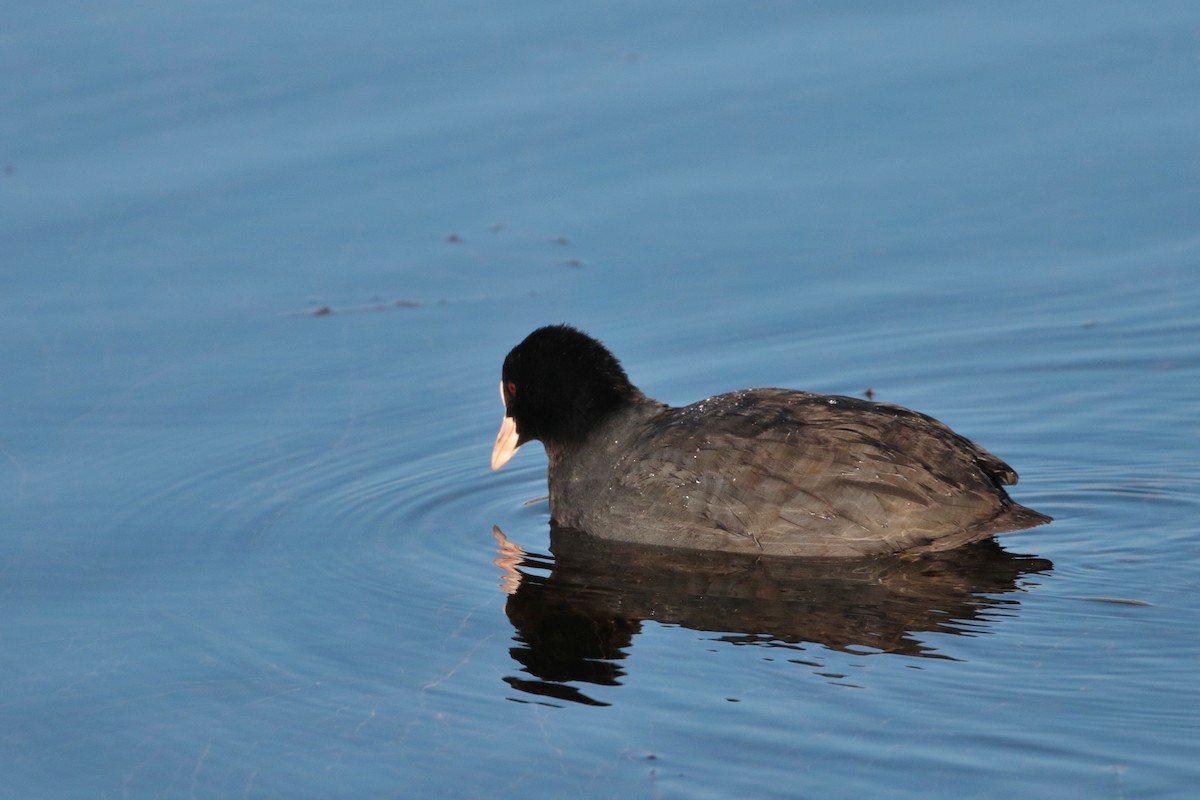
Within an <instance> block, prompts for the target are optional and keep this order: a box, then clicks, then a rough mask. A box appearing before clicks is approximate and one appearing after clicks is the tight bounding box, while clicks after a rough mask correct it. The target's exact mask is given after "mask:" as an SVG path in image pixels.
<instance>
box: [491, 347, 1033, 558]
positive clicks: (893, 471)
mask: <svg viewBox="0 0 1200 800" xmlns="http://www.w3.org/2000/svg"><path fill="white" fill-rule="evenodd" d="M502 375H503V381H502V383H501V394H502V395H503V397H504V402H505V408H506V420H505V426H503V427H502V429H501V435H500V437H499V438H498V439H497V442H496V448H495V451H494V452H493V468H499V466H500V465H502V464H503V463H504V462H505V461H507V460H508V458H509V457H510V456H511V455H512V452H513V451H514V450H515V449H516V447H518V446H520V445H521V444H523V443H524V442H526V441H529V440H532V439H538V440H540V441H541V442H542V443H543V444H544V446H545V448H546V452H547V455H548V457H549V461H550V464H549V471H548V480H549V486H550V514H551V516H552V517H553V519H554V520H555V522H557V523H558V524H559V525H561V526H566V527H572V528H578V529H580V530H584V531H587V532H589V533H592V534H594V535H596V536H600V537H603V538H607V539H614V540H620V541H630V542H642V543H647V544H659V545H669V546H675V547H687V548H697V549H705V550H722V551H728V552H739V553H762V554H764V555H792V556H808V557H852V556H864V555H873V554H878V553H897V552H910V553H919V552H933V551H938V550H947V549H950V548H953V547H958V546H960V545H963V544H966V543H968V542H972V541H977V540H979V539H984V538H986V537H988V536H990V535H992V534H995V533H1000V532H1002V531H1011V530H1018V529H1021V528H1029V527H1033V526H1035V525H1041V524H1044V523H1046V522H1049V521H1050V517H1047V516H1045V515H1043V514H1040V513H1038V512H1036V511H1033V510H1032V509H1029V508H1026V507H1024V506H1022V505H1020V504H1018V503H1016V502H1014V501H1013V500H1012V499H1011V498H1010V497H1009V496H1008V494H1007V492H1005V491H1004V489H1003V488H1002V487H1003V486H1006V485H1011V484H1014V483H1016V481H1017V474H1016V473H1015V472H1014V471H1013V470H1012V468H1011V467H1009V466H1008V465H1007V464H1005V463H1004V462H1003V461H1001V460H1000V459H998V458H996V457H995V456H993V455H992V454H991V453H989V452H987V451H986V450H984V449H983V448H981V447H980V446H979V445H977V444H975V443H974V442H971V441H970V440H969V439H966V438H964V437H962V436H960V435H958V434H956V433H954V431H952V430H950V428H948V427H947V426H945V425H943V424H942V423H940V422H938V421H937V420H935V419H933V418H932V417H929V416H926V415H924V414H920V413H917V412H915V411H910V410H908V409H906V408H901V407H899V406H892V405H885V404H882V403H872V402H868V401H865V400H859V399H855V398H850V397H836V396H827V395H817V394H811V393H809V392H800V391H793V390H788V389H748V390H744V391H738V392H731V393H729V394H723V395H718V396H716V397H711V398H708V399H707V400H702V401H700V402H698V403H694V404H692V405H690V406H686V407H683V408H672V407H670V406H666V405H664V404H662V403H659V402H657V401H654V400H651V399H649V398H647V397H646V396H645V395H644V394H642V392H641V391H639V390H638V389H637V388H636V387H634V386H633V384H632V383H630V382H629V379H628V377H627V376H626V375H625V371H624V370H623V369H622V368H621V366H620V364H619V363H618V362H617V360H616V359H615V358H614V357H613V356H612V354H611V353H609V351H608V350H607V349H605V348H604V346H603V345H601V344H600V343H599V342H597V341H596V340H595V339H592V338H591V337H590V336H587V335H586V334H584V333H582V332H580V331H577V330H575V329H574V328H570V327H567V326H551V327H546V328H539V329H538V330H536V331H534V332H533V333H532V334H530V335H529V337H527V338H526V339H525V341H524V342H522V343H521V344H519V345H518V346H517V347H515V348H514V349H513V350H512V352H510V353H509V355H508V357H507V358H506V359H505V362H504V369H503V373H502Z"/></svg>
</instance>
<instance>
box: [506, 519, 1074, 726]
mask: <svg viewBox="0 0 1200 800" xmlns="http://www.w3.org/2000/svg"><path fill="white" fill-rule="evenodd" d="M493 533H494V535H495V537H496V539H497V541H498V542H499V545H500V546H499V557H498V558H497V559H496V561H495V563H496V565H497V566H499V567H501V569H502V570H503V579H502V583H501V587H502V588H503V589H504V591H505V592H506V593H507V594H508V595H509V598H508V602H507V604H506V606H505V612H506V613H507V615H508V618H509V620H510V621H511V622H512V624H513V626H514V627H515V628H516V636H515V637H514V640H515V641H516V642H517V645H516V646H515V647H513V648H512V650H511V655H512V657H513V659H514V660H516V661H517V662H518V663H519V664H520V665H521V667H522V668H523V672H525V673H526V676H519V677H518V676H512V677H508V678H506V679H505V680H506V682H508V683H509V684H510V685H511V686H513V687H514V688H517V689H520V690H521V691H523V692H526V693H528V694H531V695H537V696H540V697H548V698H554V699H557V700H569V701H573V702H579V703H587V704H599V705H603V703H600V702H599V701H597V700H594V699H592V698H590V697H588V696H587V695H585V694H584V693H583V692H582V691H581V690H580V689H579V688H578V687H577V686H576V685H575V684H577V683H588V684H594V685H610V686H611V685H619V684H620V682H621V681H620V679H621V678H622V677H623V675H624V670H623V669H622V667H621V663H620V662H621V661H622V660H623V659H624V658H625V657H626V655H627V653H628V650H629V648H630V647H632V645H633V639H634V637H635V636H636V634H637V633H639V632H640V631H641V626H642V623H643V622H644V621H647V620H651V621H655V622H660V623H664V624H669V625H678V626H681V627H685V628H690V629H693V630H697V631H706V632H712V633H715V634H718V635H717V636H715V637H714V640H716V641H723V642H727V643H729V644H731V645H761V646H770V647H791V648H794V649H797V650H802V649H804V646H805V645H821V646H824V647H827V648H830V649H832V650H838V651H844V652H850V653H856V654H871V653H898V654H902V655H906V656H919V657H924V658H943V659H944V658H948V656H945V655H943V654H941V653H938V652H937V651H936V650H935V649H933V648H932V647H931V646H929V645H927V644H925V643H923V642H922V641H921V640H920V638H919V634H922V633H929V632H938V633H950V634H963V633H972V634H977V633H981V632H985V631H986V630H987V628H988V626H989V624H990V623H991V622H992V618H993V617H995V616H997V615H998V612H1002V611H1009V612H1011V610H1012V609H1013V608H1014V607H1015V606H1016V604H1017V602H1018V601H1017V599H1016V598H1015V597H1013V596H1012V595H1013V594H1014V593H1016V592H1019V591H1022V590H1023V589H1024V587H1025V586H1026V585H1027V584H1028V581H1027V580H1025V579H1026V578H1027V577H1028V576H1031V575H1035V574H1037V573H1044V572H1048V571H1049V570H1051V569H1052V568H1053V565H1052V564H1051V563H1050V562H1049V561H1047V560H1046V559H1042V558H1036V557H1033V556H1024V555H1015V554H1012V553H1009V552H1007V551H1006V550H1004V549H1003V548H1002V547H1000V545H999V544H997V543H996V542H995V541H993V540H987V541H983V542H978V543H976V544H974V545H970V546H967V547H963V548H959V549H958V550H953V551H950V552H948V553H940V554H937V555H936V556H921V557H912V556H892V557H876V558H869V559H821V560H811V559H789V558H754V557H751V556H733V555H730V554H728V553H712V552H699V551H688V550H678V549H674V548H663V547H649V546H645V545H634V544H629V543H625V542H613V541H607V540H602V539H597V538H595V537H593V536H589V535H588V534H585V533H580V532H578V531H571V530H562V529H558V528H555V527H552V528H551V532H550V551H551V553H552V554H553V556H552V557H551V556H544V555H537V554H533V553H528V552H526V551H525V550H523V549H522V548H521V547H519V546H518V545H517V544H515V543H514V542H512V541H511V540H509V539H508V538H507V537H505V535H504V533H503V532H502V531H501V530H500V529H499V528H495V529H494V531H493ZM802 663H803V662H802Z"/></svg>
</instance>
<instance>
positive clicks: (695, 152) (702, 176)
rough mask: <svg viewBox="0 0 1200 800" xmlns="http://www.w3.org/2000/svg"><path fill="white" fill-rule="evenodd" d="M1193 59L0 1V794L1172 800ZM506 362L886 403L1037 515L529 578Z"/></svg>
mask: <svg viewBox="0 0 1200 800" xmlns="http://www.w3.org/2000/svg"><path fill="white" fill-rule="evenodd" d="M1198 31H1200V12H1198V11H1197V10H1196V9H1195V7H1194V5H1193V4H1190V3H1182V2H1180V3H1158V4H1155V5H1154V6H1153V7H1152V8H1148V9H1147V8H1135V7H1132V6H1129V5H1127V4H1119V3H1100V4H1096V3H1066V4H1060V5H1057V6H1054V7H1053V8H1047V7H1045V6H1044V5H1034V4H1017V5H1013V4H1007V5H1005V6H1004V7H999V6H995V7H993V6H992V5H990V4H984V3H965V4H964V3H954V4H938V3H926V4H919V5H916V6H905V7H903V8H899V7H895V6H893V5H891V4H882V3H864V4H858V5H851V6H846V5H845V4H821V3H805V4H787V3H757V4H752V5H750V6H737V7H734V6H728V7H723V6H719V5H708V6H703V7H697V6H695V5H690V4H688V5H684V4H667V5H663V6H656V7H655V8H653V9H646V8H644V7H643V6H641V5H638V4H629V3H618V4H615V5H614V4H611V3H608V4H583V5H579V4H576V5H574V6H572V7H571V8H569V9H568V8H563V7H558V6H550V5H547V4H544V3H534V2H526V3H516V4H507V5H505V6H504V7H503V8H501V7H499V6H491V5H488V4H477V3H468V4H457V5H456V6H455V7H454V8H453V9H448V8H447V7H445V6H443V5H435V4H429V3H417V4H411V3H410V4H404V5H403V6H402V7H401V6H394V5H392V4H384V3H367V4H358V5H356V6H354V7H353V8H351V9H333V8H330V9H320V8H310V7H305V8H298V7H295V6H293V5H283V4H275V3H255V4H250V5H244V4H243V5H241V6H236V7H235V6H226V5H221V4H215V5H213V4H210V5H205V6H197V7H187V8H182V7H180V8H175V7H165V6H161V5H160V4H150V3H133V4H126V5H123V6H122V7H120V8H119V9H118V8H105V9H102V8H99V7H97V8H93V9H79V8H76V7H73V6H69V5H67V4H59V3H53V2H51V3H42V4H38V5H28V6H26V7H23V8H15V9H13V10H12V11H11V13H10V14H8V18H7V21H6V33H5V34H3V35H2V36H0V67H2V68H3V72H4V74H5V75H6V76H8V77H9V79H8V80H6V81H4V82H3V84H2V85H0V105H2V106H3V107H4V109H5V113H4V114H2V115H0V170H2V171H0V240H2V241H3V242H4V260H3V267H2V268H0V281H2V283H0V287H2V292H0V304H2V311H3V313H2V314H0V347H2V349H0V363H2V364H3V365H4V375H5V382H4V385H5V389H4V391H3V393H0V403H2V405H3V414H2V415H0V523H2V525H0V527H2V529H3V531H4V533H3V535H2V536H0V620H2V621H0V698H2V699H0V765H3V772H4V776H5V781H4V782H5V787H4V789H3V791H0V794H7V795H11V796H13V797H186V796H191V797H238V796H242V797H287V798H295V797H364V796H366V797H380V796H384V797H387V796H397V797H423V796H428V797H435V796H436V797H485V796H486V797H494V796H497V795H510V794H517V793H522V794H528V795H530V796H537V797H560V796H570V797H612V796H632V797H696V798H702V797H713V798H718V797H721V798H723V797H735V796H745V797H749V796H753V797H817V796H819V797H852V796H853V797H860V796H879V795H886V796H890V797H964V796H973V797H989V798H990V797H997V798H999V797H1013V796H1021V797H1060V796H1062V792H1063V791H1069V792H1075V793H1077V794H1079V796H1088V797H1131V798H1132V797H1184V796H1187V795H1188V793H1189V791H1190V790H1191V788H1192V787H1193V786H1195V784H1196V782H1197V780H1200V770H1198V769H1197V767H1196V759H1195V753H1196V749H1197V745H1200V720H1198V719H1197V712H1196V711H1195V709H1196V708H1200V670H1198V668H1197V664H1198V663H1200V636H1197V633H1198V631H1197V628H1196V622H1195V620H1196V617H1197V612H1198V611H1200V607H1198V603H1197V600H1196V597H1197V594H1198V593H1197V589H1198V588H1200V586H1198V583H1200V582H1198V580H1197V577H1196V576H1197V575H1200V526H1198V525H1197V523H1196V519H1197V511H1198V510H1200V501H1198V499H1197V498H1198V497H1200V480H1198V479H1197V478H1196V475H1197V466H1198V459H1197V456H1196V443H1197V441H1200V422H1198V420H1200V401H1198V400H1197V399H1196V398H1197V389H1198V388H1200V345H1198V343H1200V321H1198V320H1200V280H1198V279H1197V275H1198V273H1197V264H1198V262H1200V229H1198V228H1197V225H1196V221H1197V220H1200V194H1198V192H1197V189H1196V187H1197V186H1200V147H1198V145H1197V142H1198V141H1200V135H1198V134H1200V106H1197V104H1196V103H1195V102H1194V99H1195V97H1196V96H1197V90H1198V89H1200V69H1198V63H1197V56H1196V53H1197V51H1196V46H1195V42H1196V35H1197V32H1198ZM560 321H569V322H572V323H574V324H577V325H579V326H581V327H583V328H585V329H587V330H589V331H591V332H592V333H594V334H596V335H598V336H599V337H601V338H602V339H604V340H605V341H606V342H607V343H608V344H609V345H610V346H611V347H612V349H613V350H614V351H615V352H616V353H617V354H618V356H619V357H621V358H622V360H623V361H624V363H625V365H626V367H627V369H628V370H629V372H630V375H631V377H632V378H633V380H634V381H635V382H636V383H638V384H639V385H640V386H641V387H642V388H643V389H645V390H646V391H647V392H648V393H649V394H651V395H653V396H655V397H657V398H659V399H661V400H664V401H668V402H672V403H687V402H691V401H694V400H697V399H700V398H702V397H705V396H707V395H710V394H715V393H717V392H721V391H727V390H731V389H736V388H741V387H745V386H753V385H778V386H792V387H796V388H804V389H809V390H813V391H822V392H833V393H843V394H850V395H856V396H862V395H863V394H864V393H865V392H866V391H867V390H868V389H870V390H871V392H872V394H873V395H874V397H875V398H876V399H879V400H884V401H887V402H893V403H900V404H903V405H908V406H911V407H914V408H917V409H919V410H921V411H924V412H927V413H930V414H933V415H935V416H937V417H938V418H940V419H943V420H944V421H946V422H947V423H949V424H950V425H952V426H953V427H954V428H955V429H956V430H959V431H960V432H962V433H963V434H965V435H967V436H970V437H971V438H973V439H975V440H977V441H979V442H980V443H982V444H983V445H984V446H985V447H987V448H988V449H990V450H992V451H993V452H995V453H997V454H998V455H999V456H1001V457H1002V458H1004V459H1005V460H1006V461H1008V462H1010V463H1011V464H1012V465H1013V466H1014V467H1015V468H1016V469H1017V470H1018V471H1019V472H1020V473H1021V483H1020V485H1018V486H1017V487H1015V490H1014V494H1015V496H1016V497H1017V498H1018V499H1019V500H1020V501H1021V502H1023V503H1025V504H1027V505H1030V506H1031V507H1033V508H1037V509H1038V510H1041V511H1044V512H1046V513H1048V514H1051V515H1053V516H1054V517H1056V522H1055V523H1054V524H1052V525H1051V526H1049V527H1045V528H1038V529H1034V530H1031V531H1026V532H1020V533H1014V534H1005V535H1002V536H1001V537H999V542H1000V549H999V550H998V551H997V549H996V548H990V547H985V548H983V549H981V550H980V549H972V550H971V551H970V552H965V553H961V554H957V555H956V556H955V557H954V558H950V559H945V560H941V561H939V562H937V563H934V564H912V563H907V562H903V561H898V562H894V563H888V564H874V565H857V566H850V565H841V566H829V567H828V568H818V567H820V565H812V564H807V565H797V564H793V565H771V564H766V565H763V564H742V563H738V562H736V560H734V561H723V560H717V561H716V562H715V563H714V562H713V561H712V560H711V559H708V560H705V559H703V558H702V559H701V560H700V562H699V563H697V562H695V561H683V562H680V561H679V560H678V559H676V558H674V557H671V556H663V555H662V554H647V553H640V554H636V555H633V556H631V555H630V554H627V553H626V554H622V553H619V552H617V553H614V552H610V551H607V550H605V549H604V548H601V552H600V553H599V554H597V553H595V552H593V551H592V550H590V549H589V548H588V547H586V546H585V544H584V543H580V542H571V541H569V540H568V541H567V542H565V543H564V542H562V541H558V540H554V541H552V539H551V531H550V528H549V524H548V522H549V520H548V514H547V509H546V504H545V503H534V504H528V505H527V504H526V501H528V500H531V499H534V498H537V497H539V496H541V495H543V494H545V483H544V468H545V462H544V458H543V457H542V456H541V455H540V454H539V453H537V452H535V448H533V447H530V448H524V449H523V450H522V451H521V453H520V455H519V456H518V457H517V458H516V459H514V460H513V461H512V462H511V463H510V464H509V465H508V466H506V467H505V469H504V470H503V471H501V472H499V473H496V474H492V473H491V472H490V471H489V470H488V467H487V457H488V453H489V450H490V446H491V442H492V439H493V437H494V435H495V430H496V426H497V425H498V424H499V420H500V412H501V409H500V405H499V401H498V399H497V397H496V392H495V381H496V380H497V377H498V373H499V366H500V362H501V360H502V358H503V356H504V354H505V353H506V352H507V350H508V349H509V348H510V347H511V346H512V345H513V344H515V343H516V342H517V341H519V340H520V339H521V338H522V337H523V336H524V335H525V334H526V333H528V331H529V330H530V329H532V328H533V327H536V326H537V325H540V324H544V323H547V322H560ZM497 532H499V534H500V535H501V537H502V538H500V539H498V538H497ZM626 565H628V568H626Z"/></svg>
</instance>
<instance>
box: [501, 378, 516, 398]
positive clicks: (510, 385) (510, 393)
mask: <svg viewBox="0 0 1200 800" xmlns="http://www.w3.org/2000/svg"><path fill="white" fill-rule="evenodd" d="M504 388H505V389H507V390H508V396H509V397H516V396H517V385H516V384H515V383H513V382H512V381H509V382H508V385H507V386H505V387H504Z"/></svg>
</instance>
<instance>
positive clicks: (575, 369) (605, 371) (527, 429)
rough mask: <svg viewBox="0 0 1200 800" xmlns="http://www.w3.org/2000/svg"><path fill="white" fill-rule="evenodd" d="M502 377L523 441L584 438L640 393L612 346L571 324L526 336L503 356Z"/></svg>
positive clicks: (564, 441) (511, 414) (555, 441)
mask: <svg viewBox="0 0 1200 800" xmlns="http://www.w3.org/2000/svg"><path fill="white" fill-rule="evenodd" d="M501 379H502V380H501V384H500V391H501V394H502V395H503V397H504V407H505V412H506V414H507V416H509V417H511V418H512V420H513V422H515V424H516V434H517V441H516V444H517V445H518V446H519V445H521V444H524V443H525V442H528V441H532V440H534V439H537V440H540V441H541V442H543V443H546V444H550V445H562V444H570V443H573V442H577V441H580V440H582V439H583V438H584V437H585V436H587V434H588V433H589V432H590V431H591V430H592V429H593V428H594V427H595V426H596V425H598V424H599V423H600V422H601V421H602V420H603V419H604V418H605V417H606V416H608V415H609V414H611V413H612V412H614V411H616V410H618V409H620V408H622V407H623V406H625V405H627V404H629V403H630V402H632V401H634V400H635V399H637V398H638V397H641V392H639V391H638V390H637V388H636V387H635V386H634V385H633V384H632V383H630V382H629V377H628V376H627V375H626V374H625V370H624V369H623V368H622V367H621V364H620V362H618V361H617V359H616V358H615V357H614V356H613V354H612V353H610V352H609V351H608V348H606V347H605V346H604V345H602V344H601V343H600V342H598V341H596V340H595V339H593V338H592V337H591V336H588V335H587V334H586V333H583V332H582V331H579V330H576V329H575V328H572V327H570V326H569V325H549V326H547V327H545V328H538V329H537V330H535V331H534V332H533V333H531V334H529V335H528V336H527V337H525V341H523V342H521V343H520V344H519V345H517V346H516V347H514V348H513V349H512V350H511V351H510V352H509V354H508V357H507V358H505V359H504V368H503V370H502V371H501ZM510 455H511V453H510ZM506 460H507V459H506ZM501 463H503V462H501Z"/></svg>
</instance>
